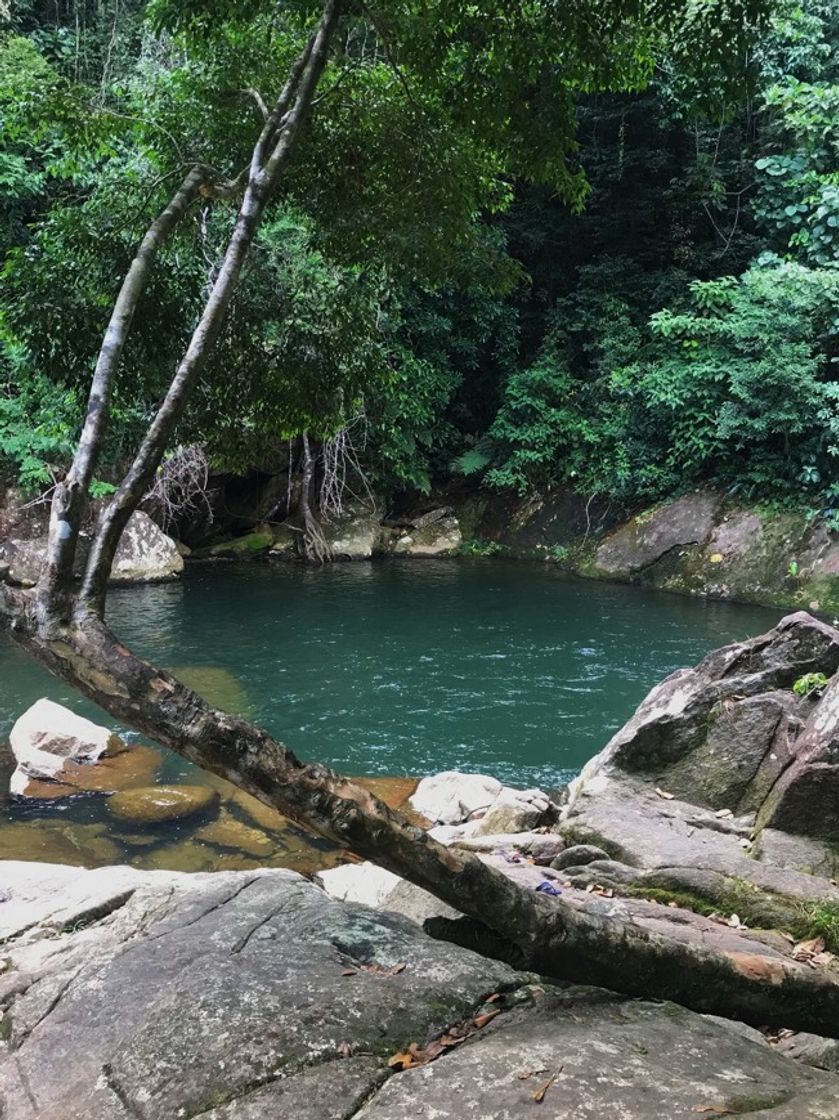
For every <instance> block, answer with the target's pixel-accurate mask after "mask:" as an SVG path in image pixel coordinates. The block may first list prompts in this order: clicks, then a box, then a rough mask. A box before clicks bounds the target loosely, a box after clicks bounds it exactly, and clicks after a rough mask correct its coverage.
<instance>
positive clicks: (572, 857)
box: [551, 844, 609, 871]
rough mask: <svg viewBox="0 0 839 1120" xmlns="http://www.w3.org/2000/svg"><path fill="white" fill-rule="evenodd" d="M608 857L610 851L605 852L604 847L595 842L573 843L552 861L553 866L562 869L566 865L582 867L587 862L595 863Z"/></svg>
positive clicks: (558, 869)
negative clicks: (597, 845) (596, 845)
mask: <svg viewBox="0 0 839 1120" xmlns="http://www.w3.org/2000/svg"><path fill="white" fill-rule="evenodd" d="M608 858H609V855H608V853H607V852H604V851H603V849H602V848H598V847H595V845H594V844H572V846H571V847H570V848H566V849H565V851H564V852H562V853H561V854H560V855H558V856H557V857H556V859H554V860H552V861H551V867H554V868H556V870H557V871H562V870H563V869H564V868H566V867H582V866H583V865H584V864H586V863H593V862H594V860H604V859H608Z"/></svg>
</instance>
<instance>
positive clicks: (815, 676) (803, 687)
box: [792, 673, 827, 696]
mask: <svg viewBox="0 0 839 1120" xmlns="http://www.w3.org/2000/svg"><path fill="white" fill-rule="evenodd" d="M826 684H827V677H826V676H825V675H824V673H805V674H804V676H803V677H799V678H798V680H797V681H796V682H795V684H794V685H793V686H792V691H793V692H794V693H795V695H796V696H819V695H821V693H822V692H823V691H824V688H825V685H826Z"/></svg>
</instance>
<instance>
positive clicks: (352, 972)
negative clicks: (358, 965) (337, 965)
mask: <svg viewBox="0 0 839 1120" xmlns="http://www.w3.org/2000/svg"><path fill="white" fill-rule="evenodd" d="M341 975H342V976H358V972H357V971H356V969H354V968H345V969H344V971H343V972H342V973H341Z"/></svg>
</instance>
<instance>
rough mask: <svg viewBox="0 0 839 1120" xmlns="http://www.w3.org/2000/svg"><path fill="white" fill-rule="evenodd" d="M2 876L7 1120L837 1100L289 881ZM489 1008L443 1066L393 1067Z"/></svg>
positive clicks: (625, 1113)
mask: <svg viewBox="0 0 839 1120" xmlns="http://www.w3.org/2000/svg"><path fill="white" fill-rule="evenodd" d="M531 870H532V869H531ZM0 881H2V882H3V883H4V885H5V886H6V888H7V891H8V895H9V898H8V900H7V902H5V903H4V904H3V905H2V907H0V934H2V936H4V938H5V945H4V956H5V958H6V959H7V961H8V965H9V968H8V971H7V973H6V975H5V976H3V977H0V988H1V989H2V996H3V999H4V1002H5V1003H6V1005H7V1012H6V1018H5V1019H4V1024H5V1025H6V1028H5V1031H4V1034H5V1039H6V1041H5V1042H4V1044H3V1045H2V1047H0V1111H2V1114H3V1115H4V1116H8V1117H9V1118H10V1120H11V1118H12V1117H13V1118H14V1120H133V1118H134V1117H139V1116H142V1117H143V1120H173V1118H175V1117H178V1116H202V1117H207V1120H275V1118H276V1117H279V1116H295V1117H298V1118H299V1120H345V1118H346V1117H348V1116H354V1117H355V1116H357V1117H359V1118H364V1120H368V1118H369V1120H374V1118H377V1117H381V1118H382V1120H385V1118H386V1120H396V1118H400V1120H401V1118H402V1117H407V1116H411V1117H418V1118H426V1120H432V1118H434V1120H462V1118H463V1117H464V1116H465V1115H467V1114H470V1113H472V1112H474V1114H475V1116H476V1117H501V1116H506V1117H509V1118H510V1120H516V1118H518V1117H525V1116H530V1115H531V1114H532V1113H533V1110H534V1108H536V1109H537V1110H538V1112H539V1115H540V1116H544V1117H546V1118H548V1120H568V1118H569V1117H572V1116H573V1117H575V1118H578V1117H579V1118H580V1120H583V1118H590V1120H596V1118H599V1117H604V1116H612V1115H615V1116H617V1115H620V1116H621V1117H624V1118H625V1120H659V1118H660V1117H661V1118H663V1117H668V1120H669V1118H674V1120H675V1118H677V1117H684V1118H685V1120H688V1118H689V1117H692V1116H695V1115H697V1112H696V1109H697V1107H699V1108H708V1107H710V1108H713V1109H714V1110H715V1112H718V1113H720V1114H723V1113H724V1112H732V1113H741V1112H745V1111H748V1112H749V1114H750V1115H751V1114H756V1115H760V1110H762V1109H768V1108H773V1111H772V1112H771V1113H767V1116H769V1115H771V1116H772V1117H773V1120H792V1118H794V1120H825V1117H829V1116H830V1112H829V1111H826V1107H827V1109H829V1108H831V1107H832V1102H833V1101H834V1100H836V1099H837V1096H839V1078H837V1077H836V1076H834V1075H833V1074H831V1073H828V1072H825V1071H823V1070H819V1069H813V1068H808V1067H807V1066H804V1065H800V1064H798V1063H795V1062H792V1061H790V1060H789V1059H788V1058H785V1057H783V1056H782V1055H780V1054H778V1053H777V1052H775V1051H774V1050H773V1049H772V1048H770V1047H769V1046H767V1045H766V1044H765V1043H763V1042H760V1041H758V1040H756V1039H754V1038H753V1037H748V1038H747V1037H742V1036H741V1035H739V1034H737V1033H736V1032H734V1031H732V1030H731V1029H730V1028H729V1027H728V1026H727V1025H725V1024H721V1023H719V1022H714V1021H712V1020H709V1019H706V1018H704V1017H702V1016H700V1015H695V1014H693V1013H692V1012H689V1011H685V1010H683V1009H681V1008H678V1007H675V1006H673V1005H671V1004H666V1003H649V1002H646V1001H644V1000H637V999H633V1000H629V999H625V998H623V997H620V996H616V995H614V994H612V993H610V992H606V991H603V990H601V989H596V988H591V987H576V986H573V985H569V986H563V987H556V986H552V985H550V984H544V983H542V984H539V985H534V984H533V983H532V979H533V978H532V977H530V976H528V975H522V974H521V973H517V972H515V971H514V970H513V969H512V968H510V967H509V966H508V965H506V964H503V963H501V962H499V961H493V960H488V959H486V958H483V957H480V956H478V955H477V954H476V953H474V952H471V951H469V950H467V949H463V948H460V947H459V946H457V945H453V944H449V943H445V942H440V941H435V940H433V939H431V938H429V937H428V936H426V935H425V934H424V933H423V932H422V931H421V930H420V929H419V928H418V927H417V926H416V925H415V924H414V923H413V922H410V921H408V920H406V919H404V918H400V917H398V916H395V915H383V914H377V913H376V912H375V911H372V910H370V909H369V908H367V907H364V906H357V905H347V904H341V903H337V902H334V901H331V900H330V899H329V898H327V896H326V895H325V894H324V893H323V892H322V891H320V890H318V889H317V888H316V887H315V886H313V885H312V884H311V883H309V882H307V881H306V880H304V879H303V878H302V877H301V876H299V875H296V874H294V873H293V872H288V871H267V870H263V871H248V872H240V873H227V872H220V873H217V874H214V875H200V874H199V875H180V874H170V873H166V872H160V871H158V872H154V873H143V872H136V871H132V870H130V869H128V868H109V869H106V870H103V871H96V872H83V871H81V872H78V871H70V870H69V869H67V868H60V867H59V868H55V867H43V866H39V867H33V866H32V865H27V866H26V867H25V868H22V867H21V865H19V864H0ZM491 993H499V994H498V995H497V996H496V998H495V1001H494V1002H493V1003H491V1004H485V1003H484V1000H485V999H486V997H487V996H488V995H489V994H491ZM487 1008H489V1009H491V1010H492V1011H494V1012H497V1014H496V1015H495V1016H494V1018H492V1020H491V1021H490V1022H489V1023H488V1025H486V1026H484V1027H483V1029H480V1030H478V1029H474V1027H473V1029H472V1032H471V1034H469V1035H468V1037H467V1038H466V1040H465V1041H463V1042H461V1043H460V1044H459V1045H458V1046H456V1047H453V1048H452V1049H450V1050H449V1051H448V1052H446V1053H444V1054H443V1055H442V1056H441V1057H440V1058H438V1059H437V1061H435V1062H432V1063H430V1064H429V1065H425V1066H420V1067H418V1068H415V1069H410V1070H407V1071H406V1072H404V1073H395V1072H394V1070H393V1067H391V1066H389V1065H388V1060H389V1058H390V1057H391V1056H392V1055H393V1054H395V1053H396V1052H397V1051H401V1050H404V1049H405V1048H406V1047H407V1046H408V1044H409V1043H415V1044H416V1046H417V1047H418V1048H420V1049H421V1048H423V1047H424V1046H426V1045H427V1044H428V1042H429V1041H430V1040H431V1039H432V1038H435V1037H439V1036H440V1035H441V1034H443V1033H444V1032H445V1031H446V1030H447V1029H449V1028H451V1027H453V1026H456V1025H458V1024H462V1023H465V1024H470V1023H473V1020H474V1017H475V1015H476V1014H478V1013H480V1012H481V1011H483V1010H486V1009H487ZM540 1090H543V1092H542V1099H541V1101H539V1102H537V1100H536V1094H537V1093H538V1092H539V1091H540ZM466 1106H468V1109H467V1107H466ZM709 1115H710V1113H709Z"/></svg>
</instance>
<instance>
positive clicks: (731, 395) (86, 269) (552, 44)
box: [0, 0, 839, 513]
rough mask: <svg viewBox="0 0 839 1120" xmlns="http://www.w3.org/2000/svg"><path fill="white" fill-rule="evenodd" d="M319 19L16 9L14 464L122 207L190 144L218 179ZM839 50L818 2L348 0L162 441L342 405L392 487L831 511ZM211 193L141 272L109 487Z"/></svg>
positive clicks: (164, 187)
mask: <svg viewBox="0 0 839 1120" xmlns="http://www.w3.org/2000/svg"><path fill="white" fill-rule="evenodd" d="M317 9H318V5H317V4H316V3H313V2H310V0H289V2H288V3H286V4H282V5H279V6H277V5H273V4H266V3H263V2H262V0H247V3H242V2H240V3H237V4H235V5H232V4H228V3H226V2H225V0H211V2H210V0H203V2H199V0H154V2H153V3H152V4H146V3H143V2H142V0H110V2H108V0H97V2H93V0H60V2H59V3H50V4H46V3H40V2H39V0H30V2H29V3H28V4H19V5H15V10H14V14H13V15H12V16H11V18H10V21H9V22H8V23H7V25H6V27H5V29H3V30H0V184H2V191H0V238H2V252H3V254H4V260H5V263H4V266H3V271H2V276H0V393H1V394H2V395H0V460H2V462H3V465H4V469H5V470H6V471H7V473H14V474H17V476H18V477H19V478H20V479H21V481H22V482H23V483H24V484H26V485H27V486H38V485H42V484H45V483H48V482H49V481H50V480H51V479H52V478H53V477H55V476H57V475H58V474H60V472H61V471H62V469H63V467H64V465H65V464H66V462H67V458H68V455H69V453H70V450H71V447H72V442H73V437H74V434H75V431H76V429H77V427H78V423H79V419H80V415H81V409H82V406H83V401H84V398H85V389H86V385H87V382H88V380H89V377H90V372H91V369H92V366H93V363H94V361H95V356H96V352H97V349H98V346H99V342H100V338H101V334H102V330H103V328H104V325H105V323H106V321H107V316H108V312H109V308H110V306H111V303H112V301H113V298H114V295H115V293H116V291H117V289H118V286H119V283H120V280H121V277H122V275H123V274H124V271H125V269H126V267H127V265H128V263H129V261H130V259H131V255H132V253H133V251H134V248H135V246H136V244H137V241H138V239H139V237H140V236H141V235H142V232H143V229H144V227H145V224H146V223H147V222H148V220H149V218H150V217H151V216H152V215H153V214H154V213H155V212H156V211H157V210H159V208H160V207H161V205H163V203H164V202H165V199H166V197H167V193H168V192H171V189H172V186H173V184H174V182H175V181H176V179H175V176H176V175H178V173H179V172H181V171H182V169H183V168H184V167H185V166H187V165H189V164H190V163H193V162H201V163H203V164H206V165H208V166H211V167H212V168H214V169H216V171H217V173H218V175H219V176H220V177H226V178H233V177H235V175H236V174H237V173H238V171H239V169H240V168H241V167H242V166H243V165H244V163H245V162H246V160H247V158H248V151H249V147H250V145H251V143H252V142H253V139H254V136H255V134H256V131H258V127H259V120H260V118H259V112H258V109H257V106H256V104H255V101H254V99H253V98H252V97H251V96H250V95H249V94H248V93H247V90H249V89H259V90H260V91H262V93H263V94H264V95H265V96H266V97H267V98H269V99H270V97H271V96H272V95H273V94H274V93H275V92H276V87H277V84H278V81H279V80H281V76H282V75H283V74H284V73H285V72H286V71H287V69H288V66H289V64H290V61H291V60H292V59H293V57H294V56H295V54H296V52H297V51H298V50H299V48H300V44H301V43H302V41H303V38H304V36H305V34H306V32H307V30H308V28H310V27H311V24H312V20H313V18H314V17H315V15H316V13H317ZM767 10H768V12H769V18H768V19H767V20H765V21H763V22H759V16H760V14H761V12H762V11H767ZM837 45H839V17H837V13H836V10H835V5H833V4H832V3H830V2H825V0H805V2H804V3H798V2H795V0H772V3H771V4H770V5H769V6H768V8H767V6H766V5H762V4H760V3H757V2H755V3H748V4H741V3H737V2H734V0H714V2H713V3H708V4H703V5H695V4H690V3H679V2H677V0H671V2H670V3H668V4H646V3H641V2H639V3H629V2H624V0H609V2H608V3H606V2H603V0H575V2H574V3H573V4H553V3H550V2H549V0H545V2H544V3H539V4H526V5H510V4H508V3H502V2H501V0H485V2H484V3H481V4H475V5H463V4H461V3H455V2H453V0H435V3H433V4H428V3H418V2H414V0H400V2H399V3H394V4H389V5H387V6H383V7H382V10H381V14H380V15H377V14H376V12H375V11H372V12H371V10H370V8H368V7H367V6H366V5H355V4H349V5H348V7H347V10H346V15H345V17H344V18H343V20H342V24H341V30H340V35H339V41H338V43H337V45H336V48H335V50H334V52H333V57H332V59H331V61H330V63H329V66H328V68H327V73H326V75H325V77H324V80H323V87H322V88H323V91H324V92H323V94H322V97H323V104H322V105H318V106H317V107H316V111H315V112H314V114H313V116H312V119H311V122H310V125H309V127H308V129H307V131H306V135H305V138H304V143H303V145H302V147H301V151H300V153H299V154H298V156H297V158H295V160H294V163H293V166H292V169H291V173H290V175H289V176H288V177H287V180H286V181H285V183H284V186H283V190H282V193H281V195H280V196H278V197H277V198H276V199H275V200H274V202H273V203H272V208H271V213H270V216H269V219H268V221H267V222H266V223H265V224H264V226H263V227H262V229H261V232H260V234H259V238H258V242H257V244H256V247H255V250H254V253H253V256H252V259H251V262H250V265H249V268H248V271H247V273H246V275H245V277H244V280H243V283H242V285H241V287H240V289H239V292H238V294H237V297H236V300H235V303H234V307H233V310H232V313H231V315H230V316H229V318H228V321H227V323H226V326H225V330H224V332H223V336H222V338H221V339H220V341H219V344H218V346H217V348H216V351H215V354H214V358H213V361H212V363H211V368H210V370H209V371H208V374H207V376H206V377H205V379H204V380H203V382H202V385H201V389H200V392H199V394H198V397H197V398H196V400H195V402H194V406H193V407H192V408H191V409H190V412H189V415H188V417H187V419H186V420H185V421H184V423H183V425H182V430H181V431H180V432H179V441H180V442H181V443H182V444H189V443H200V444H203V445H204V446H205V447H206V449H207V452H208V454H209V456H210V458H211V459H212V461H213V462H214V463H215V464H216V465H217V466H219V467H221V468H224V469H232V470H237V471H243V470H245V469H247V468H248V467H250V466H266V465H267V466H269V467H270V466H271V465H272V464H274V465H276V464H278V463H281V456H282V451H283V449H284V448H286V446H287V441H288V440H289V439H290V438H293V437H295V436H297V435H298V434H300V433H303V432H307V433H309V435H310V437H311V438H312V439H313V441H314V442H315V443H316V444H319V443H320V442H322V441H327V440H329V439H330V438H331V437H333V436H335V434H336V433H338V432H340V431H341V430H342V429H344V428H345V426H347V425H350V427H351V429H352V430H353V432H358V431H359V430H360V428H363V430H364V432H365V433H366V438H365V439H364V440H357V442H356V452H357V454H358V456H359V460H360V465H361V467H362V469H363V471H364V473H365V474H366V476H367V478H368V479H369V481H370V484H371V485H373V486H374V487H376V488H377V489H379V490H381V491H383V492H385V493H391V494H393V493H396V492H398V491H400V490H405V489H408V490H419V491H428V490H429V489H430V488H431V487H432V486H433V485H434V484H435V483H442V482H444V481H445V480H446V478H447V477H448V476H449V475H450V474H451V473H452V472H454V473H456V474H462V475H466V476H468V477H469V478H471V479H473V480H474V482H475V483H476V484H478V483H480V484H482V485H485V486H488V487H494V488H502V489H507V488H511V489H513V490H515V491H516V492H518V493H522V494H524V493H527V492H529V491H531V490H533V489H538V488H541V487H546V486H553V485H558V484H568V485H571V486H574V487H575V488H577V489H578V490H580V491H581V492H582V493H584V494H585V495H591V494H603V495H609V496H611V497H615V498H617V499H619V500H621V501H624V502H627V503H633V502H636V501H641V500H644V501H646V500H650V499H655V498H658V497H661V496H663V495H665V494H670V493H677V492H678V491H679V490H681V489H683V488H685V487H687V486H692V485H695V484H697V483H702V482H710V483H713V484H716V485H720V486H723V487H726V488H730V489H732V490H735V491H738V492H742V493H744V494H748V495H751V496H759V497H762V498H773V499H779V500H784V501H796V502H801V503H803V504H806V505H807V506H808V507H809V508H813V509H822V510H826V511H828V512H831V513H832V511H833V509H834V507H836V506H839V474H838V473H837V461H838V460H837V455H839V389H838V388H837V386H838V385H839V379H837V370H836V362H837V359H839V346H838V345H837V332H838V331H839V306H838V304H839V270H837V262H838V261H839V255H838V254H837V248H839V160H838V159H837V157H838V156H839V124H837V122H838V121H839V62H837ZM744 60H745V61H744ZM278 76H279V77H278ZM234 214H235V202H234V201H229V202H219V201H217V200H216V201H211V200H208V199H207V200H202V201H201V202H200V204H198V205H196V206H195V207H194V208H193V210H192V212H191V214H190V219H189V221H187V222H185V223H183V224H182V226H181V227H180V228H179V230H178V233H177V235H176V236H175V238H174V239H173V241H172V242H171V244H170V245H169V247H168V248H167V249H166V251H165V252H164V254H163V257H162V258H161V261H160V264H159V266H158V268H157V269H156V270H155V274H154V277H153V281H152V283H151V284H150V286H149V288H148V290H147V292H146V294H145V295H144V297H143V300H142V304H141V306H140V308H139V309H138V314H137V318H136V325H135V329H134V331H133V333H132V335H131V338H130V341H129V344H128V348H127V350H126V354H125V359H124V364H123V373H122V375H121V377H120V380H119V385H118V387H117V393H116V398H115V401H114V415H113V422H112V424H111V428H110V433H109V439H108V447H107V453H106V459H105V463H104V464H103V468H102V469H103V471H104V473H105V474H108V472H109V471H115V470H116V469H117V467H118V465H119V464H120V463H121V462H122V461H123V460H124V458H125V456H126V454H127V452H128V451H129V450H130V449H131V447H132V446H133V445H134V443H135V442H136V439H137V437H138V435H139V433H140V431H141V430H142V429H143V427H144V426H145V424H146V423H147V422H148V418H149V416H150V414H151V410H152V409H153V407H154V404H155V402H156V401H157V400H158V399H159V398H160V395H161V394H162V392H163V391H164V388H165V385H166V383H167V381H168V378H169V377H170V376H171V372H172V370H173V368H174V366H175V364H176V363H177V360H178V357H179V355H180V354H181V353H182V350H183V347H184V345H185V342H186V340H187V339H188V337H189V332H190V330H191V327H192V325H193V324H194V322H195V319H196V316H197V314H198V311H199V309H200V306H201V302H202V298H203V295H204V292H205V290H206V285H207V282H208V278H210V277H211V276H212V274H213V270H214V268H215V267H216V265H217V262H218V259H219V256H220V253H221V252H222V250H223V246H224V243H225V239H226V237H227V236H228V234H229V231H230V227H231V223H232V221H233V217H234ZM354 438H355V437H354Z"/></svg>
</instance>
